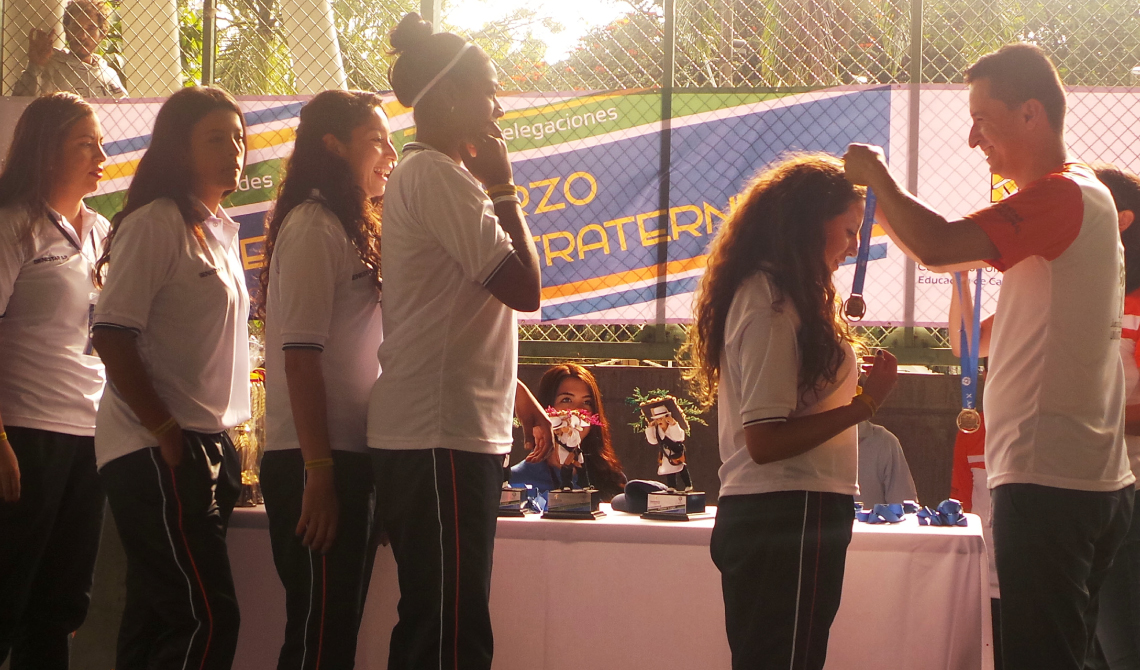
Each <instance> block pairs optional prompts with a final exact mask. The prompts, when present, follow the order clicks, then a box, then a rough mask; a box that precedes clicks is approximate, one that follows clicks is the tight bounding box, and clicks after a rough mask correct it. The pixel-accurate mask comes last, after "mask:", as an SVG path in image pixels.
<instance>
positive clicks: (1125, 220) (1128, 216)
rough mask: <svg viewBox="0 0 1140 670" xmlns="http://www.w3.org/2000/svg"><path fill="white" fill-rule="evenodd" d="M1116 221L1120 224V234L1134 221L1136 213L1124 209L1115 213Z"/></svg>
mask: <svg viewBox="0 0 1140 670" xmlns="http://www.w3.org/2000/svg"><path fill="white" fill-rule="evenodd" d="M1116 220H1117V222H1118V223H1119V224H1120V232H1122V233H1123V232H1124V231H1126V230H1128V227H1129V226H1131V225H1132V223H1133V222H1134V221H1136V212H1133V211H1132V210H1130V209H1125V210H1122V211H1119V212H1117V213H1116Z"/></svg>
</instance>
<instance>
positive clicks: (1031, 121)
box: [1021, 98, 1052, 128]
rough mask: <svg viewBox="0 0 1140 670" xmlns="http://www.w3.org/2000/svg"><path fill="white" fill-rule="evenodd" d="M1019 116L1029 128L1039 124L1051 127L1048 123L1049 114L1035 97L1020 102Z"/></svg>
mask: <svg viewBox="0 0 1140 670" xmlns="http://www.w3.org/2000/svg"><path fill="white" fill-rule="evenodd" d="M1021 118H1022V119H1023V120H1024V121H1025V125H1026V126H1027V127H1029V128H1037V127H1038V126H1039V125H1040V124H1045V125H1046V126H1049V127H1050V128H1051V127H1052V126H1050V125H1049V115H1048V114H1046V113H1045V105H1042V104H1041V101H1040V100H1038V99H1036V98H1030V99H1028V100H1026V101H1025V102H1023V103H1021Z"/></svg>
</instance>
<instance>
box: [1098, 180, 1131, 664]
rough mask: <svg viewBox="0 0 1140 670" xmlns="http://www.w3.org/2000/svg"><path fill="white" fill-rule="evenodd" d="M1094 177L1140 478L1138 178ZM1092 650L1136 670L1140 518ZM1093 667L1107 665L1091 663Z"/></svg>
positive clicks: (1120, 558) (1110, 586) (1118, 562)
mask: <svg viewBox="0 0 1140 670" xmlns="http://www.w3.org/2000/svg"><path fill="white" fill-rule="evenodd" d="M1096 176H1097V179H1099V180H1100V181H1101V182H1102V183H1103V184H1104V185H1105V186H1107V187H1108V190H1109V191H1110V192H1112V199H1113V201H1115V203H1116V211H1117V220H1118V222H1119V225H1120V241H1121V242H1122V243H1123V244H1124V269H1125V278H1124V289H1125V291H1126V293H1125V296H1124V321H1123V328H1122V329H1121V337H1120V360H1121V362H1122V363H1123V364H1124V380H1125V381H1124V388H1125V391H1124V393H1125V395H1124V397H1125V408H1124V417H1125V418H1124V433H1125V436H1124V441H1125V444H1126V445H1127V447H1128V457H1129V462H1130V463H1131V466H1132V473H1133V474H1134V475H1135V474H1140V364H1138V363H1140V358H1138V356H1140V347H1138V346H1137V342H1138V341H1140V226H1137V225H1134V224H1135V223H1136V214H1137V212H1140V177H1138V176H1136V175H1134V174H1129V173H1127V172H1123V171H1121V170H1118V169H1117V168H1115V167H1112V166H1108V165H1104V166H1097V168H1096ZM1096 637H1097V642H1099V643H1100V644H1099V648H1098V649H1097V650H1096V651H1094V652H1093V653H1095V654H1096V655H1097V657H1098V658H1096V659H1095V660H1096V661H1100V660H1102V659H1101V658H1100V657H1101V655H1103V662H1104V663H1106V664H1107V667H1108V668H1111V670H1122V669H1125V668H1140V520H1137V518H1136V516H1135V515H1133V517H1132V525H1131V526H1130V527H1129V529H1128V535H1127V536H1126V537H1125V538H1124V543H1123V544H1121V545H1120V549H1119V550H1118V551H1117V552H1116V558H1115V559H1113V562H1112V567H1111V568H1109V571H1108V575H1107V576H1106V577H1105V579H1104V586H1103V587H1101V595H1100V618H1099V620H1098V621H1097V628H1096ZM1091 665H1092V667H1105V666H1102V665H1099V664H1098V663H1096V662H1095V661H1094V662H1093V663H1092V664H1091Z"/></svg>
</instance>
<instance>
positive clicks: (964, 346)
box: [954, 268, 982, 433]
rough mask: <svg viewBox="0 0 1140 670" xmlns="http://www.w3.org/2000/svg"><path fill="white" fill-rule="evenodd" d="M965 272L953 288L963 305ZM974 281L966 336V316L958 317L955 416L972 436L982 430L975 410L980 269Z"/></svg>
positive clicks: (980, 309) (961, 273) (978, 342)
mask: <svg viewBox="0 0 1140 670" xmlns="http://www.w3.org/2000/svg"><path fill="white" fill-rule="evenodd" d="M969 276H970V275H969V273H968V272H955V273H954V289H955V290H956V291H958V302H959V304H961V305H963V306H964V305H965V303H966V293H965V289H964V288H963V284H965V283H966V282H967V281H968V279H969ZM975 277H976V278H975V280H974V309H973V312H974V322H973V324H971V327H970V336H969V337H967V336H966V313H965V311H963V312H962V314H961V319H962V321H961V328H960V330H959V333H960V337H961V349H960V351H961V356H960V357H959V359H960V361H961V365H962V411H961V412H959V413H958V428H960V429H961V430H962V432H964V433H972V432H974V431H976V430H978V429H979V428H981V424H982V422H981V415H979V414H978V410H977V388H978V358H979V354H980V353H981V339H982V323H981V321H982V269H981V268H978V270H977V274H976V275H975Z"/></svg>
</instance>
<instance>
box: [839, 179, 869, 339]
mask: <svg viewBox="0 0 1140 670" xmlns="http://www.w3.org/2000/svg"><path fill="white" fill-rule="evenodd" d="M874 225H875V193H874V192H873V191H872V190H871V189H869V188H868V189H867V204H866V205H865V206H864V207H863V225H861V226H859V255H858V256H856V257H855V280H854V281H853V282H851V297H850V298H848V299H847V303H846V304H845V305H844V308H843V311H844V313H845V314H847V318H849V319H852V320H854V321H858V320H860V319H862V318H863V315H864V314H866V313H867V303H866V302H865V301H864V300H863V284H864V282H865V281H866V280H867V261H868V260H869V259H870V257H871V227H872V226H874Z"/></svg>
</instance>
